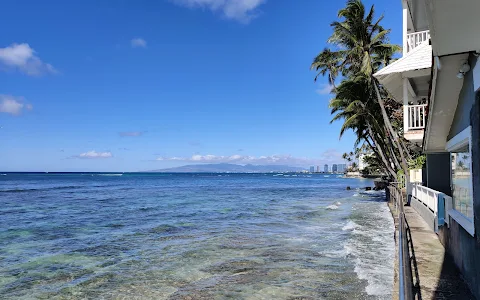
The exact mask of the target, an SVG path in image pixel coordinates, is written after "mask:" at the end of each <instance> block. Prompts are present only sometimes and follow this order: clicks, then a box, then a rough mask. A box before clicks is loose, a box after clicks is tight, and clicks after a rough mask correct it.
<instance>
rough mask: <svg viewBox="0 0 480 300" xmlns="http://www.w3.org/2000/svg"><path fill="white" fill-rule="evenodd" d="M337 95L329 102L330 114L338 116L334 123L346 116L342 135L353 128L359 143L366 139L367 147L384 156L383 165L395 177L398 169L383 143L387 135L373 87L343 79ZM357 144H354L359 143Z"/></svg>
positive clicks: (381, 161)
mask: <svg viewBox="0 0 480 300" xmlns="http://www.w3.org/2000/svg"><path fill="white" fill-rule="evenodd" d="M335 96H336V97H335V98H334V99H332V100H331V101H330V104H329V106H330V108H331V109H332V111H331V113H332V114H334V115H335V116H334V117H333V119H332V120H331V121H330V122H331V123H332V122H334V121H337V120H341V119H344V123H343V126H342V128H341V129H340V138H341V137H342V135H343V134H344V132H345V131H346V130H347V129H352V130H353V131H354V132H355V133H356V135H357V141H356V142H355V144H356V145H358V144H359V143H360V142H361V141H362V140H363V141H365V142H366V143H367V144H368V146H366V147H368V148H370V149H372V151H373V152H374V153H375V155H376V157H377V158H379V159H381V160H380V161H379V164H380V165H383V166H384V169H385V170H386V171H387V173H388V174H390V175H391V176H392V177H394V176H396V173H395V171H394V170H393V169H392V168H391V162H390V159H388V158H387V156H388V155H387V152H386V151H387V150H388V148H387V146H386V144H385V143H384V142H383V141H384V140H385V134H384V133H383V131H382V128H384V126H383V125H382V118H381V116H379V114H378V109H375V108H376V106H374V105H375V103H374V100H373V99H372V97H373V94H372V93H371V90H369V89H368V88H366V85H365V84H364V82H362V81H356V82H353V81H348V80H344V81H342V83H341V84H340V85H339V86H338V87H337V89H336V94H335ZM356 145H355V146H356Z"/></svg>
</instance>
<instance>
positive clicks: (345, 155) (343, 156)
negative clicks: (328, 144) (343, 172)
mask: <svg viewBox="0 0 480 300" xmlns="http://www.w3.org/2000/svg"><path fill="white" fill-rule="evenodd" d="M342 158H343V160H344V161H345V164H347V158H348V153H347V152H345V153H343V155H342Z"/></svg>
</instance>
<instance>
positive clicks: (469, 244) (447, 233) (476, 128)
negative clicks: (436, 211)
mask: <svg viewBox="0 0 480 300" xmlns="http://www.w3.org/2000/svg"><path fill="white" fill-rule="evenodd" d="M465 95H466V94H464V96H465ZM468 96H469V97H470V96H471V94H470V93H469V94H468ZM460 100H461V102H459V105H460V104H462V103H463V105H470V104H469V101H465V99H460ZM472 102H473V103H474V105H473V108H471V110H470V111H469V113H468V114H466V115H463V116H462V117H463V118H465V119H467V120H468V121H469V125H471V126H472V175H473V210H474V228H475V236H473V237H472V236H471V235H470V234H469V233H468V232H467V231H465V230H464V229H463V227H462V226H461V225H459V224H458V223H457V222H456V221H455V220H453V219H452V218H449V219H450V227H449V228H448V227H447V226H443V227H441V228H440V230H439V232H438V235H439V238H440V241H441V242H442V244H443V245H444V246H445V248H446V249H447V251H448V252H449V253H450V254H451V255H452V257H453V259H454V261H455V264H456V265H457V267H458V268H459V269H460V271H461V273H462V275H463V277H464V279H465V281H466V282H467V283H468V285H469V286H470V289H471V291H472V293H473V294H474V296H475V297H476V298H477V299H480V99H479V95H478V94H477V96H476V97H474V99H473V101H472ZM457 109H460V110H462V111H464V110H466V109H465V108H464V107H457Z"/></svg>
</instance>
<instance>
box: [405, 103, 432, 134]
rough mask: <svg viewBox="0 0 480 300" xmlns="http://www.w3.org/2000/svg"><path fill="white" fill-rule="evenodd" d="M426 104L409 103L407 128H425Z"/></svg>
mask: <svg viewBox="0 0 480 300" xmlns="http://www.w3.org/2000/svg"><path fill="white" fill-rule="evenodd" d="M426 107H427V105H426V104H420V105H409V106H408V119H407V120H406V121H407V125H408V127H407V128H408V130H411V129H412V130H415V129H425V117H426V115H425V110H426Z"/></svg>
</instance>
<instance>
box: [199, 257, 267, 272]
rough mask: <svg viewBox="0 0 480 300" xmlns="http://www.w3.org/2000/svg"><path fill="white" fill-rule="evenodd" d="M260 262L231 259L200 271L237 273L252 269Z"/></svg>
mask: <svg viewBox="0 0 480 300" xmlns="http://www.w3.org/2000/svg"><path fill="white" fill-rule="evenodd" d="M260 265H261V264H260V263H258V262H256V261H251V260H232V261H226V262H222V263H219V264H215V265H213V266H210V267H208V268H206V269H204V270H202V271H204V272H208V273H211V274H225V273H228V274H238V273H244V272H249V271H253V270H255V269H256V268H258V267H259V266H260Z"/></svg>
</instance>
